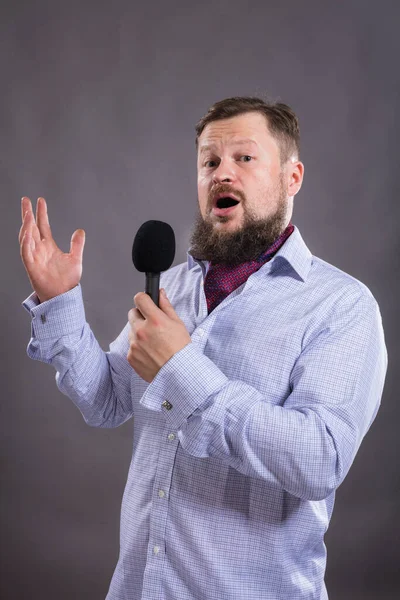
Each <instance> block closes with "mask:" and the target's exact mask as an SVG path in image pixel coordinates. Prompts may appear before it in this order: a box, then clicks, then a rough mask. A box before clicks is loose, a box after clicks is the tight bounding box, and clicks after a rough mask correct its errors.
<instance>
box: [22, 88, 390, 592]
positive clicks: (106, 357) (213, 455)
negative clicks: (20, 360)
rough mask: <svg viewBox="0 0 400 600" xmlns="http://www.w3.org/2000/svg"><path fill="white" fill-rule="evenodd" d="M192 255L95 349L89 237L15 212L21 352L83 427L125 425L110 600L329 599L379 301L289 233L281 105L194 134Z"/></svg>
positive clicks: (295, 140)
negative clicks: (338, 511) (38, 364)
mask: <svg viewBox="0 0 400 600" xmlns="http://www.w3.org/2000/svg"><path fill="white" fill-rule="evenodd" d="M196 133H197V135H196V145H197V172H198V202H199V214H198V216H197V219H196V223H195V226H194V229H193V233H192V237H191V244H190V250H189V252H188V256H187V261H186V262H185V263H184V264H180V265H177V266H175V267H173V268H171V269H169V270H168V271H167V272H165V273H163V274H162V279H161V284H162V288H163V290H164V292H163V290H162V293H161V295H160V305H159V307H157V306H156V305H155V304H154V303H153V301H152V300H151V298H150V297H149V296H148V295H147V294H144V293H139V294H136V296H135V298H134V300H135V307H134V308H132V309H131V310H130V311H129V313H128V323H127V324H126V326H125V328H124V329H123V330H122V332H121V334H120V335H119V337H118V338H117V339H116V340H115V341H114V342H113V343H112V344H111V345H110V350H109V352H104V351H103V350H102V349H101V348H100V346H99V344H98V343H97V341H96V339H95V337H94V336H93V334H92V332H91V330H90V327H89V325H88V323H87V322H86V321H85V314H84V307H83V302H82V294H81V286H80V283H79V282H80V277H81V272H82V254H83V247H84V232H83V230H77V231H76V232H75V233H74V234H73V236H72V240H71V251H70V253H69V254H63V253H62V252H61V251H60V250H59V248H58V247H57V246H56V244H55V242H54V240H53V238H52V235H51V230H50V225H49V221H48V216H47V208H46V202H45V201H44V199H42V198H41V199H39V200H38V204H37V210H36V221H35V218H34V216H33V212H32V207H31V203H30V200H29V199H28V198H23V199H22V214H23V225H22V227H21V232H20V244H21V256H22V260H23V262H24V264H25V267H26V270H27V273H28V276H29V278H30V281H31V284H32V287H33V289H34V293H33V294H31V296H30V297H29V298H28V299H27V300H25V302H24V303H23V305H24V307H25V308H26V309H27V310H28V311H30V313H31V315H32V319H33V327H32V332H33V337H32V339H31V341H30V344H29V346H28V355H29V356H30V357H31V358H34V359H37V360H41V361H44V362H47V363H51V364H52V365H53V366H54V367H55V369H56V371H57V375H56V381H57V385H58V387H59V389H60V390H61V391H62V392H63V393H64V394H66V395H67V396H69V397H70V398H71V399H72V400H73V402H75V404H76V405H77V407H78V408H79V410H80V411H81V413H82V415H83V417H84V419H85V421H86V422H87V423H88V424H90V425H92V426H97V427H117V426H118V425H120V424H122V423H124V422H125V421H126V420H127V419H129V418H130V417H132V416H134V434H133V455H132V461H131V465H130V469H129V474H128V480H127V484H126V488H125V492H124V497H123V503H122V510H121V548H120V556H119V560H118V564H117V566H116V569H115V572H114V575H113V578H112V581H111V585H110V589H109V592H108V595H107V599H108V600H127V599H128V598H129V600H139V599H141V600H177V599H179V600H267V599H269V600H289V599H290V600H296V599H299V600H300V598H301V599H302V600H306V599H307V600H326V599H327V598H328V595H327V590H326V586H325V583H324V574H325V569H326V547H325V544H324V534H325V532H326V530H327V528H328V525H329V521H330V518H331V515H332V509H333V505H334V499H335V491H336V489H337V487H338V486H339V485H340V484H341V483H342V481H343V480H344V478H345V477H346V475H347V473H348V471H349V469H350V466H351V464H352V462H353V461H354V458H355V456H356V453H357V451H358V449H359V447H360V444H361V442H362V439H363V438H364V436H365V434H366V433H367V431H368V429H369V428H370V426H371V424H372V422H373V420H374V419H375V416H376V414H377V411H378V408H379V405H380V400H381V395H382V390H383V385H384V379H385V374H386V368H387V353H386V347H385V342H384V334H383V328H382V320H381V315H380V312H379V308H378V305H377V303H376V300H375V299H374V297H373V296H372V294H371V292H370V291H369V289H368V288H367V287H366V286H365V285H364V284H363V283H361V282H360V281H358V280H357V279H355V278H354V277H351V276H350V275H348V274H346V273H344V272H343V271H341V270H339V269H338V268H336V267H334V266H332V265H330V264H328V263H326V262H325V261H323V260H321V259H319V258H317V257H316V256H313V255H312V254H311V252H310V250H309V249H308V248H307V246H306V244H305V242H304V241H303V239H302V237H301V234H300V231H299V229H298V228H297V227H296V226H295V225H293V224H292V222H291V218H292V213H293V199H294V196H295V195H296V194H297V192H298V191H299V190H300V188H301V185H302V181H303V175H304V166H303V163H302V162H301V161H300V155H299V138H300V135H299V125H298V119H297V117H296V115H295V114H294V112H293V111H292V109H291V108H289V106H287V105H285V104H282V103H272V102H265V101H263V100H261V99H258V98H250V97H235V98H228V99H225V100H222V101H220V102H217V103H216V104H214V105H213V106H212V107H211V108H210V109H209V110H208V112H207V114H206V115H205V116H204V117H203V118H202V119H201V120H200V121H199V123H198V124H197V127H196Z"/></svg>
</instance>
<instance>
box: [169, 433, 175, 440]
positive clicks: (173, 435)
mask: <svg viewBox="0 0 400 600" xmlns="http://www.w3.org/2000/svg"><path fill="white" fill-rule="evenodd" d="M174 439H175V434H174V433H169V434H168V440H169V441H170V442H173V441H174Z"/></svg>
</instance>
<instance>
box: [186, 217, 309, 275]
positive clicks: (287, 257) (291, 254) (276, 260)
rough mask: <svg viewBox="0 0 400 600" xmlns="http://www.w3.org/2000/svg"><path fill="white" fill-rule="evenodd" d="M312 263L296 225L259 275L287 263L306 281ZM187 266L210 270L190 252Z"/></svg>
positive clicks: (206, 263)
mask: <svg viewBox="0 0 400 600" xmlns="http://www.w3.org/2000/svg"><path fill="white" fill-rule="evenodd" d="M311 262H312V254H311V252H310V250H309V249H308V247H307V245H306V243H305V241H304V240H303V238H302V236H301V234H300V231H299V229H298V227H297V226H296V225H294V231H293V233H292V234H291V235H290V236H289V237H288V239H287V240H286V241H285V243H284V244H283V245H282V246H281V247H280V249H279V250H278V252H277V253H276V254H275V256H273V258H271V260H270V261H269V262H267V263H265V265H263V266H262V267H261V268H260V269H259V273H262V272H263V271H264V272H265V273H267V272H274V271H277V270H278V269H279V268H281V266H282V263H286V264H288V265H289V266H290V267H291V268H292V269H293V270H294V271H295V272H296V273H297V275H298V276H299V277H300V278H301V279H302V281H306V279H307V276H308V273H309V271H310V268H311ZM187 265H188V269H189V270H191V269H193V268H194V267H195V266H196V265H199V266H200V267H201V269H202V271H203V272H206V271H207V269H208V261H202V260H198V259H196V258H194V257H193V256H192V255H191V254H190V250H189V251H188V252H187ZM267 266H269V267H268V271H266V270H265V267H267Z"/></svg>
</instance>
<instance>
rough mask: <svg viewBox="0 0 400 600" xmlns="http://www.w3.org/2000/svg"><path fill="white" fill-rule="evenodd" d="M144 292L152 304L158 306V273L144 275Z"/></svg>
mask: <svg viewBox="0 0 400 600" xmlns="http://www.w3.org/2000/svg"><path fill="white" fill-rule="evenodd" d="M145 292H146V294H148V295H149V296H150V298H151V299H152V300H153V302H154V304H156V305H157V306H159V305H160V304H159V300H160V273H146V290H145Z"/></svg>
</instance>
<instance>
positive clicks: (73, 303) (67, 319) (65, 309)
mask: <svg viewBox="0 0 400 600" xmlns="http://www.w3.org/2000/svg"><path fill="white" fill-rule="evenodd" d="M22 306H23V307H24V308H25V310H27V311H28V312H29V313H30V315H31V317H32V337H35V338H36V339H38V340H46V339H54V338H56V339H59V338H60V337H63V336H65V335H69V334H71V333H72V332H73V331H76V330H81V329H82V327H83V326H84V325H85V322H86V318H85V308H84V305H83V298H82V288H81V285H80V284H78V285H77V286H75V287H74V288H72V290H69V291H68V292H65V293H64V294H60V295H59V296H55V297H54V298H51V299H50V300H45V302H39V298H38V297H37V295H36V293H35V292H33V293H32V294H31V295H30V296H28V298H26V300H24V301H23V302H22Z"/></svg>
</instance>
